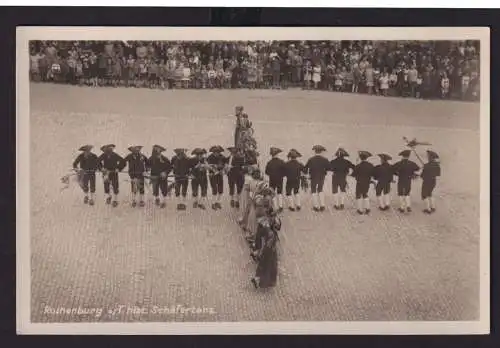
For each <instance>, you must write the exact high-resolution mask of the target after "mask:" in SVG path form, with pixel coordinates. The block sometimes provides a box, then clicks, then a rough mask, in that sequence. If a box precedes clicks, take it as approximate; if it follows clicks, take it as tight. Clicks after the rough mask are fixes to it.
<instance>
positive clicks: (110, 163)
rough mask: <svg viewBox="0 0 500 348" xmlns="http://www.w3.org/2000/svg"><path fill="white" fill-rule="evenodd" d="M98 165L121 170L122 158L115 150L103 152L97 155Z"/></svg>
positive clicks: (103, 167)
mask: <svg viewBox="0 0 500 348" xmlns="http://www.w3.org/2000/svg"><path fill="white" fill-rule="evenodd" d="M98 161H99V167H100V168H101V169H106V170H123V168H125V166H124V159H123V157H122V156H120V155H118V154H117V153H116V152H110V153H103V154H102V155H100V156H99V159H98Z"/></svg>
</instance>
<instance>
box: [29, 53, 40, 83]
mask: <svg viewBox="0 0 500 348" xmlns="http://www.w3.org/2000/svg"><path fill="white" fill-rule="evenodd" d="M41 59H42V55H41V54H40V52H35V51H34V50H32V52H31V56H30V79H31V80H32V81H40V80H41V77H40V60H41Z"/></svg>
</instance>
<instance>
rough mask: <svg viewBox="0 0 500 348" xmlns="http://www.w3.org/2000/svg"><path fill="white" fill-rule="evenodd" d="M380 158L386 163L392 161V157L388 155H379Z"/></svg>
mask: <svg viewBox="0 0 500 348" xmlns="http://www.w3.org/2000/svg"><path fill="white" fill-rule="evenodd" d="M378 156H379V157H380V158H381V159H382V161H385V162H387V161H390V160H392V157H391V156H390V155H388V154H386V153H379V154H378Z"/></svg>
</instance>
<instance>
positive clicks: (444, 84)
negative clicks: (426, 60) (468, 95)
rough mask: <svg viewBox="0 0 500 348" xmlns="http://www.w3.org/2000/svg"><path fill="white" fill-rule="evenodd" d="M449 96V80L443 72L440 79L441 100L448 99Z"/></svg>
mask: <svg viewBox="0 0 500 348" xmlns="http://www.w3.org/2000/svg"><path fill="white" fill-rule="evenodd" d="M449 95H450V79H449V78H448V75H447V74H446V72H443V75H442V77H441V98H442V99H447V98H449Z"/></svg>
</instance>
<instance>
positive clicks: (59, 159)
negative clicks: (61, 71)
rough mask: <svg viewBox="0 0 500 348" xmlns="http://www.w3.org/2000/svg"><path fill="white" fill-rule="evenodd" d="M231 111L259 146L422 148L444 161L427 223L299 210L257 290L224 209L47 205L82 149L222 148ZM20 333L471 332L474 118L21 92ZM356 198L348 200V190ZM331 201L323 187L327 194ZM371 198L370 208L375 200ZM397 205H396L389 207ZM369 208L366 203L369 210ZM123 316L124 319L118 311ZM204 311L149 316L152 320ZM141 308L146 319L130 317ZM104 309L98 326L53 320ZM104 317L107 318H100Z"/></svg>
mask: <svg viewBox="0 0 500 348" xmlns="http://www.w3.org/2000/svg"><path fill="white" fill-rule="evenodd" d="M237 104H242V105H244V106H245V108H246V111H247V112H248V113H249V115H250V117H251V119H252V121H253V122H254V125H255V128H256V134H257V140H258V142H259V148H260V149H261V152H263V154H264V155H265V156H263V157H262V160H263V161H264V162H265V161H267V151H268V148H269V146H271V145H277V146H280V147H282V148H284V149H288V148H290V147H295V148H297V149H298V150H299V151H301V152H302V153H303V154H304V155H305V156H306V157H307V156H309V155H310V153H311V151H310V148H311V146H312V145H313V144H315V143H321V144H323V145H325V146H326V147H327V148H328V149H329V150H330V151H329V153H330V154H331V153H333V151H334V150H335V149H336V148H337V146H339V145H342V146H345V147H346V148H347V150H348V151H349V152H351V153H353V154H354V153H355V152H356V151H357V150H361V149H366V150H370V151H372V152H373V153H378V152H380V151H384V152H388V153H391V154H393V155H396V154H397V153H398V152H399V151H400V150H401V149H402V140H401V138H402V136H408V137H413V136H415V137H417V138H419V139H420V138H421V139H423V140H426V141H430V142H432V143H433V145H434V148H435V149H436V151H437V152H439V153H440V154H441V157H442V172H443V178H442V181H441V182H440V183H439V187H438V189H437V195H438V197H437V206H438V212H437V213H436V214H435V215H432V216H425V215H424V214H423V213H421V209H422V208H423V207H422V204H421V202H420V200H419V189H420V182H417V183H416V184H415V186H414V191H413V193H412V195H413V201H414V208H415V209H414V210H415V212H414V213H413V214H411V215H409V216H401V215H399V214H398V213H396V212H393V211H390V212H385V213H381V212H378V211H374V212H373V214H372V215H371V216H362V217H359V216H357V215H356V214H355V208H354V201H353V199H352V192H351V193H350V201H349V203H348V209H347V210H346V211H344V212H337V211H335V210H333V208H332V205H333V202H332V197H331V195H329V194H328V195H327V203H328V210H327V212H325V213H324V214H321V215H318V214H313V213H312V212H311V211H310V207H311V204H310V199H309V197H306V198H304V208H305V209H304V210H303V211H302V212H300V213H294V214H290V213H287V214H286V216H285V217H284V221H283V233H282V238H281V247H280V249H281V250H280V256H281V260H280V267H279V272H280V277H279V283H278V286H277V287H276V288H275V289H273V290H270V291H266V292H263V291H255V290H254V289H253V288H252V286H251V284H250V282H249V278H250V276H251V275H252V273H253V272H254V269H255V265H254V264H253V263H252V262H251V261H250V258H249V257H248V249H247V247H246V244H245V242H244V240H243V238H242V234H241V233H240V230H239V229H238V228H237V227H236V224H235V214H234V213H233V212H231V211H230V210H229V208H227V207H228V204H227V202H225V208H224V209H223V210H222V211H218V212H212V211H205V212H204V211H200V210H193V209H188V210H187V211H186V212H183V213H178V212H176V211H175V210H174V204H172V203H171V204H169V206H168V207H167V209H166V210H159V209H157V208H156V207H154V206H153V204H152V202H151V199H150V200H149V201H148V203H147V206H146V207H145V208H142V209H140V208H135V209H134V208H131V207H130V205H129V204H127V199H128V197H127V195H126V193H125V192H128V186H127V184H126V183H124V182H123V181H122V188H123V190H122V192H124V194H122V196H121V199H122V202H121V205H120V206H119V207H118V208H116V209H112V208H110V207H109V206H106V205H105V204H104V202H103V200H104V196H103V192H102V185H101V181H100V179H98V199H97V204H96V206H94V207H88V206H84V205H83V204H82V203H81V200H82V196H81V194H80V192H79V190H78V189H77V187H76V186H75V185H73V186H72V187H71V188H70V189H68V190H66V191H63V192H62V193H60V192H59V190H60V187H61V184H60V182H59V178H60V177H61V175H63V174H64V173H66V171H67V169H68V168H69V167H70V165H71V162H72V160H73V158H74V156H76V151H75V150H76V149H77V148H78V147H79V146H80V145H81V144H84V143H88V142H90V143H93V144H96V145H100V144H105V143H115V144H116V145H117V147H118V148H117V150H118V151H119V152H122V153H123V152H124V151H125V149H126V148H127V146H128V145H129V144H136V143H139V144H143V145H144V146H145V150H146V151H147V152H148V153H149V151H150V148H151V145H152V144H154V143H160V144H163V145H164V146H166V147H167V148H168V149H169V150H168V151H170V152H169V153H168V154H169V155H172V153H171V150H172V148H174V147H181V146H185V147H188V148H193V147H195V146H209V145H212V144H216V143H220V144H223V145H229V144H230V143H231V141H232V130H233V128H232V127H233V122H234V119H233V118H232V117H230V116H228V115H230V114H231V113H232V111H233V108H234V106H235V105H237ZM31 141H32V145H31V171H32V172H31V177H32V181H31V197H32V200H31V202H32V216H31V225H32V230H31V249H32V250H31V251H32V302H31V305H32V321H34V322H57V321H64V322H66V321H88V320H90V321H170V320H175V321H214V320H217V321H248V320H371V321H376V320H475V319H478V315H479V278H478V277H479V271H478V270H479V259H478V258H479V243H478V242H479V207H478V205H479V195H478V190H479V159H478V154H479V105H478V104H469V103H454V102H440V101H435V102H427V101H417V100H402V99H386V98H379V97H368V96H356V95H342V94H334V93H328V92H307V91H298V90H290V91H181V90H178V91H150V90H135V89H88V88H78V87H66V86H55V85H41V84H36V85H32V86H31ZM351 186H352V185H351ZM327 192H328V193H329V192H330V185H329V184H328V186H327ZM372 196H373V194H372ZM394 203H395V202H394ZM374 204H375V201H374ZM119 305H124V306H127V307H123V309H122V311H121V312H120V311H117V310H116V309H117V306H119ZM176 305H179V306H184V307H198V308H202V307H204V308H205V309H206V308H213V312H212V313H205V314H181V313H177V314H168V313H163V314H158V313H154V309H155V307H154V306H159V307H164V306H166V307H172V306H176ZM133 306H137V308H143V309H144V310H145V312H144V313H142V314H132V313H130V312H128V313H127V311H126V309H127V308H129V309H133V308H134V307H133ZM59 307H64V308H78V307H80V308H100V309H103V310H104V312H103V314H102V315H101V316H99V317H97V316H92V317H88V316H84V315H78V314H76V315H62V314H59V315H57V314H50V313H49V312H50V311H46V310H49V309H57V308H59ZM108 310H111V311H113V310H115V312H114V314H113V315H111V314H109V312H108Z"/></svg>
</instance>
